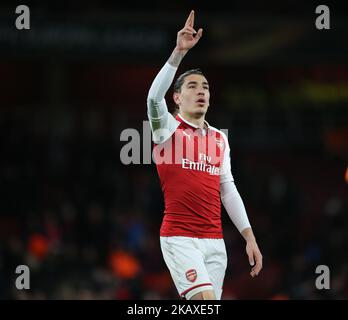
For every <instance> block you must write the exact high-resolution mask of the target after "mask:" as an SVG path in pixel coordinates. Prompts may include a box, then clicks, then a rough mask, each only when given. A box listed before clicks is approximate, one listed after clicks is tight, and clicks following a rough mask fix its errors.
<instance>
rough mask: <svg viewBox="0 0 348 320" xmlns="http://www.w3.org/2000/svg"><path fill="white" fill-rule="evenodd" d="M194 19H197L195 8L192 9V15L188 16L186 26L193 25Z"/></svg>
mask: <svg viewBox="0 0 348 320" xmlns="http://www.w3.org/2000/svg"><path fill="white" fill-rule="evenodd" d="M194 21H195V12H194V11H193V10H191V12H190V15H189V16H188V18H187V20H186V22H185V26H191V27H193V23H194Z"/></svg>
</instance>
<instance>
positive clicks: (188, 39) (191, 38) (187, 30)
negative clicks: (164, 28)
mask: <svg viewBox="0 0 348 320" xmlns="http://www.w3.org/2000/svg"><path fill="white" fill-rule="evenodd" d="M194 21H195V12H194V11H193V10H192V11H191V13H190V15H189V16H188V18H187V20H186V23H185V26H184V28H182V29H181V30H180V31H179V32H178V35H177V39H176V48H177V49H178V50H180V51H188V50H190V49H191V48H193V47H194V46H195V45H196V43H197V42H198V41H199V39H200V38H201V37H202V33H203V29H202V28H200V29H199V30H198V32H197V31H196V30H195V29H194V28H193V25H194Z"/></svg>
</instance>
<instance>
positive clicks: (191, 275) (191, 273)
mask: <svg viewBox="0 0 348 320" xmlns="http://www.w3.org/2000/svg"><path fill="white" fill-rule="evenodd" d="M185 274H186V279H187V280H188V281H191V282H195V281H196V279H197V272H196V270H195V269H190V270H188V271H186V273H185Z"/></svg>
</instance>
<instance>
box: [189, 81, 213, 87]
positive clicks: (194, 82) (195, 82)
mask: <svg viewBox="0 0 348 320" xmlns="http://www.w3.org/2000/svg"><path fill="white" fill-rule="evenodd" d="M190 84H198V82H197V81H189V82H188V83H187V85H188V86H189V85H190ZM202 84H203V85H207V86H209V83H208V82H207V81H203V82H202Z"/></svg>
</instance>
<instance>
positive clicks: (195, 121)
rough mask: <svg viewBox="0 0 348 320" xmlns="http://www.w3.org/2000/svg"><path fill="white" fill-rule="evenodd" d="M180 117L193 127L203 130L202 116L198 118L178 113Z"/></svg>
mask: <svg viewBox="0 0 348 320" xmlns="http://www.w3.org/2000/svg"><path fill="white" fill-rule="evenodd" d="M180 115H181V116H182V117H183V118H184V119H185V120H186V121H188V122H191V123H193V124H194V125H196V126H198V127H199V128H201V129H203V128H204V114H203V115H201V116H200V117H198V118H197V117H195V116H194V115H191V114H188V113H184V112H180Z"/></svg>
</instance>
